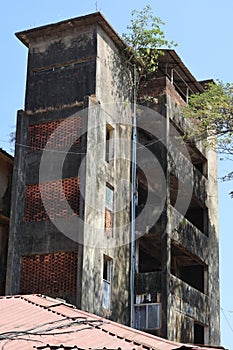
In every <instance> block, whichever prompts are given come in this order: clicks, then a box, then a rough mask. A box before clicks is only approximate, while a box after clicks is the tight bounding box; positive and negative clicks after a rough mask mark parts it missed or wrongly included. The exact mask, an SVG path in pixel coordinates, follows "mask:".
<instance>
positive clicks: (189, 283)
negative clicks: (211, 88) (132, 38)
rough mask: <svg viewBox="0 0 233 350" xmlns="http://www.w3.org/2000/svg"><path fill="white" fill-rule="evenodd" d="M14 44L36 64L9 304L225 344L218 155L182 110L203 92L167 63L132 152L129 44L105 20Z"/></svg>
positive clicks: (18, 167)
mask: <svg viewBox="0 0 233 350" xmlns="http://www.w3.org/2000/svg"><path fill="white" fill-rule="evenodd" d="M17 37H18V38H19V39H20V40H21V41H22V42H23V43H24V44H25V45H26V46H27V47H28V49H29V56H28V71H27V87H26V98H25V109H24V110H20V111H19V112H18V121H17V135H16V138H17V146H16V153H15V168H14V179H13V188H14V191H13V194H12V195H13V198H12V218H11V231H10V240H9V257H8V274H7V293H8V294H17V293H24V294H25V293H42V294H47V295H51V296H53V297H60V298H64V299H66V300H67V301H69V302H71V303H74V304H76V305H77V306H78V307H80V308H81V309H84V310H87V311H89V312H93V313H96V314H99V315H104V316H108V317H109V318H111V319H113V320H115V321H118V322H121V323H123V324H131V325H132V326H134V327H137V328H141V329H146V330H148V331H150V332H152V333H155V334H159V335H161V336H163V337H167V338H168V339H171V340H177V341H183V342H194V343H207V344H212V345H217V344H218V343H219V281H218V276H219V272H218V235H217V231H218V229H217V162H216V154H215V152H214V151H213V150H206V149H205V148H204V147H203V145H202V144H201V143H200V142H195V141H194V140H192V141H189V142H186V143H185V142H184V141H183V135H184V133H185V132H186V130H187V129H188V128H189V127H190V126H189V123H188V121H187V120H185V119H184V118H183V117H182V109H181V107H182V106H184V105H185V103H186V102H187V98H188V93H189V92H194V93H195V92H199V93H201V92H202V91H203V85H204V84H203V83H200V82H198V81H197V80H196V79H195V78H194V77H193V76H192V74H191V73H190V72H189V70H188V69H187V68H186V67H185V65H184V64H183V62H182V61H181V60H180V58H179V57H178V55H177V54H176V53H175V51H173V50H165V51H164V55H162V56H161V57H160V59H159V69H158V71H157V73H156V74H155V75H154V76H152V77H151V79H150V80H149V81H148V82H147V83H146V84H143V85H142V86H141V89H140V92H139V93H138V97H139V98H138V104H140V106H138V107H137V115H138V117H137V125H138V132H137V144H136V143H133V144H132V143H131V139H132V137H133V136H132V135H133V133H132V109H131V104H130V102H131V101H132V96H133V94H132V88H133V87H132V83H131V81H132V76H131V70H130V68H129V67H128V65H127V64H126V62H125V58H124V55H122V52H123V51H124V50H125V44H124V42H123V41H122V40H121V38H120V37H119V36H118V35H117V33H116V32H115V31H114V30H113V29H112V27H111V26H110V25H109V23H108V22H107V21H106V20H105V19H104V17H103V16H102V15H101V14H100V13H94V14H90V15H87V16H82V17H78V18H74V19H69V20H67V21H63V22H59V23H56V24H52V25H47V26H43V27H39V28H34V29H31V30H27V31H24V32H20V33H17ZM134 141H135V136H134ZM134 147H136V154H137V160H136V163H137V203H135V201H133V202H132V201H131V198H132V195H131V194H132V186H131V180H132V175H131V174H132V171H131V167H132V166H131V161H132V154H135V152H133V149H134ZM135 204H136V212H137V218H136V220H135V221H134V220H132V215H131V214H132V212H133V211H132V208H134V206H135ZM132 222H135V225H134V224H132V225H131V223H132ZM134 235H135V238H136V242H135V244H134V243H133V244H132V239H133V238H134ZM133 242H134V240H133Z"/></svg>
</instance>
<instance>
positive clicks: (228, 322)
mask: <svg viewBox="0 0 233 350" xmlns="http://www.w3.org/2000/svg"><path fill="white" fill-rule="evenodd" d="M220 309H221V311H222V313H223V316H224V318H225V320H226V323H227V324H228V326H229V328H230V330H231V331H232V333H233V328H232V326H231V323H230V321H229V320H228V318H227V316H226V314H225V312H224V310H223V308H222V307H221V308H220Z"/></svg>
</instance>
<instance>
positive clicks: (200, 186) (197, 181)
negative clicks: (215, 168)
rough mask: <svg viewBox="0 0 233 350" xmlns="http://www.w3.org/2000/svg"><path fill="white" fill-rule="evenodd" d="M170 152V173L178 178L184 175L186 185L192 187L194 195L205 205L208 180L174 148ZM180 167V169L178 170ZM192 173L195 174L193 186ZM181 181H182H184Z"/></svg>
mask: <svg viewBox="0 0 233 350" xmlns="http://www.w3.org/2000/svg"><path fill="white" fill-rule="evenodd" d="M169 152H170V171H171V172H172V173H173V174H174V175H177V177H178V176H179V175H180V174H182V179H184V181H183V182H184V183H188V184H189V185H190V186H192V190H193V193H194V195H195V196H196V197H197V198H198V199H199V200H200V201H201V202H202V203H205V200H206V197H207V195H206V187H207V180H206V178H205V177H204V175H202V173H201V172H200V171H199V170H198V169H197V168H196V167H195V166H194V165H193V164H192V163H191V161H189V160H188V158H186V157H185V156H184V155H183V154H182V153H181V152H179V151H177V150H175V149H174V148H172V147H171V148H170V149H169ZM177 165H179V168H177ZM190 171H192V172H193V184H192V183H191V182H190ZM182 179H181V181H182Z"/></svg>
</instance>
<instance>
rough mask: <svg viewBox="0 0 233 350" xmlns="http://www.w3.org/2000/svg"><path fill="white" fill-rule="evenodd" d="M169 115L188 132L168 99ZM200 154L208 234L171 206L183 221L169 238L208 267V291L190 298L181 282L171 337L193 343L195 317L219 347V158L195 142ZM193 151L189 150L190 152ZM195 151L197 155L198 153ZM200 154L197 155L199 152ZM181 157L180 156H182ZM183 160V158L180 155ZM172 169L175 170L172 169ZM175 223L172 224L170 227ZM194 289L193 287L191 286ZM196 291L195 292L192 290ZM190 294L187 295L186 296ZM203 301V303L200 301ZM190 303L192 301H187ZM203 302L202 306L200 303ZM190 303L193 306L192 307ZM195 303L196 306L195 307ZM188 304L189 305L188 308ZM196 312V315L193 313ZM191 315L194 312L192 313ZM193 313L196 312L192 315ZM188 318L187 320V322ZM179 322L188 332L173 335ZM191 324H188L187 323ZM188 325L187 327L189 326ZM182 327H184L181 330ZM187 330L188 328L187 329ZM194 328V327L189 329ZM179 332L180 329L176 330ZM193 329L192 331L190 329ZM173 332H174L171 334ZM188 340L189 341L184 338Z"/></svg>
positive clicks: (199, 191)
mask: <svg viewBox="0 0 233 350" xmlns="http://www.w3.org/2000/svg"><path fill="white" fill-rule="evenodd" d="M167 113H168V116H169V118H170V119H171V120H173V122H175V123H176V124H177V125H178V126H179V128H180V130H181V131H182V130H187V129H188V128H190V121H187V120H185V119H184V118H183V117H182V113H181V111H180V108H179V106H178V105H177V104H176V103H175V102H174V101H173V99H172V98H171V97H170V96H167ZM190 147H191V148H192V147H195V148H196V150H197V151H198V152H199V153H200V156H201V157H203V159H206V160H207V166H206V168H207V174H206V177H204V176H203V175H202V174H201V173H200V172H199V171H198V170H197V169H196V168H195V167H194V166H193V175H194V184H193V193H194V195H195V196H196V198H198V200H199V201H200V203H202V205H204V207H206V208H207V210H208V215H207V223H206V227H207V228H208V230H207V231H206V232H205V234H203V233H201V232H200V231H199V230H196V228H195V227H194V226H193V225H192V224H191V223H189V222H187V220H185V219H183V220H181V219H182V218H181V217H180V218H178V217H177V215H178V216H180V215H179V214H178V212H177V211H175V210H174V209H172V208H171V207H170V209H172V210H171V213H170V217H171V220H175V221H177V220H181V221H180V224H179V225H178V226H177V229H176V230H175V231H174V232H170V234H169V235H170V237H171V238H172V239H174V240H175V241H177V242H178V243H179V244H180V245H181V246H182V247H184V248H185V249H186V250H187V251H189V252H191V253H192V254H194V256H196V257H197V258H199V259H201V260H202V261H203V262H205V264H206V265H207V266H208V272H207V273H206V274H205V279H206V289H205V295H204V297H203V298H199V297H200V295H201V293H200V292H198V291H196V292H195V293H196V294H197V295H199V296H198V299H197V298H196V297H195V295H192V296H191V295H190V293H186V292H184V291H183V286H184V284H183V282H182V283H180V282H178V280H177V281H176V282H177V283H176V284H177V290H180V292H181V291H182V293H181V295H180V296H179V297H178V299H179V300H180V299H182V300H183V301H182V302H181V301H179V308H180V311H179V312H178V313H180V315H178V314H177V305H176V303H175V300H176V298H175V297H174V296H175V294H176V293H175V294H174V293H173V292H171V294H170V296H169V298H168V305H169V306H168V310H169V313H168V334H169V336H168V337H169V338H170V339H174V340H178V341H184V340H185V339H186V341H190V342H193V341H194V330H193V329H194V328H193V327H194V324H193V321H192V320H191V319H190V317H191V318H193V319H194V320H195V321H197V322H200V323H201V324H202V325H203V326H205V327H208V332H206V333H205V334H208V335H207V336H206V335H205V342H206V344H209V345H219V342H220V330H219V256H218V233H217V232H218V214H217V207H218V194H217V155H216V153H215V151H213V150H209V151H208V150H207V149H205V147H204V146H203V144H202V143H201V142H196V143H195V142H194V143H193V146H190ZM191 148H190V150H189V151H191ZM197 151H196V152H197ZM197 154H198V153H197ZM179 156H180V155H179ZM173 157H174V159H176V163H177V164H179V166H181V169H182V166H183V168H185V161H184V160H183V161H182V162H183V165H182V162H181V163H179V161H178V160H177V157H176V156H175V155H173ZM180 157H181V159H183V156H180ZM171 170H172V167H171ZM174 223H175V222H170V224H171V227H172V226H173V224H174ZM169 279H170V283H172V285H173V284H174V283H173V282H174V281H173V280H174V277H172V278H171V277H169ZM190 288H191V287H190ZM193 290H194V291H195V289H193ZM186 294H187V295H186ZM201 299H202V301H201ZM188 300H189V301H188ZM197 300H199V301H201V303H200V302H199V301H197ZM190 303H191V304H190ZM192 303H193V304H192ZM187 305H189V306H188V307H187ZM193 310H195V312H194V311H193ZM190 312H191V313H190ZM193 312H194V313H193ZM182 313H184V314H185V318H184V320H183V321H182V322H183V323H182V322H181V318H183V316H181V314H182ZM186 317H188V319H186ZM177 320H179V322H181V324H183V326H182V327H183V329H185V331H181V332H178V333H177V334H176V335H175V333H174V329H175V328H176V327H174V324H175V323H176V322H177ZM187 322H188V323H187ZM187 324H188V325H187ZM182 327H181V328H182ZM185 327H186V328H185ZM190 327H191V328H190ZM177 329H178V328H177ZM190 329H191V330H190ZM172 330H173V331H172ZM185 337H186V338H185Z"/></svg>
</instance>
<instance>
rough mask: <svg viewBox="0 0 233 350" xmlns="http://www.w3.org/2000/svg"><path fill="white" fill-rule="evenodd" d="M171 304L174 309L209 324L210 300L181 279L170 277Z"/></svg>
mask: <svg viewBox="0 0 233 350" xmlns="http://www.w3.org/2000/svg"><path fill="white" fill-rule="evenodd" d="M169 299H170V300H169V304H170V310H171V314H172V309H173V310H176V311H178V312H180V313H184V314H186V315H187V316H189V317H191V318H194V319H195V320H196V321H198V322H200V323H202V324H208V298H207V296H206V295H204V294H203V293H201V292H199V291H198V290H196V289H195V288H193V287H191V286H190V285H188V284H187V283H185V282H183V281H181V280H180V279H179V278H177V277H175V276H173V275H170V295H169Z"/></svg>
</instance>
